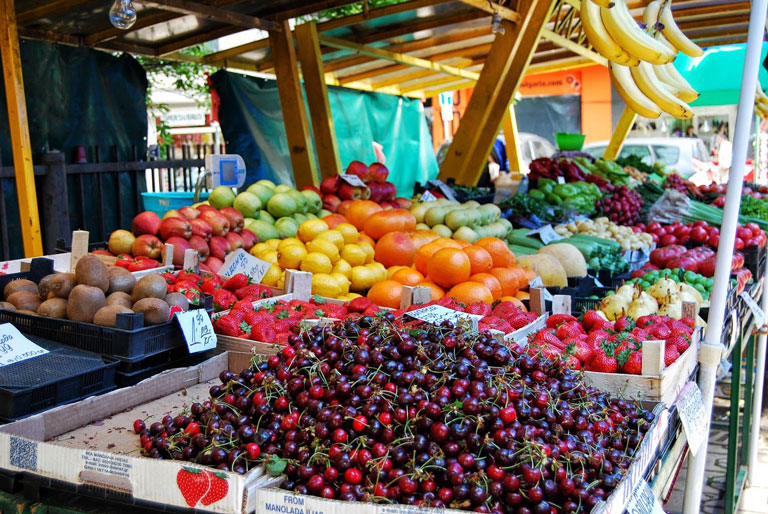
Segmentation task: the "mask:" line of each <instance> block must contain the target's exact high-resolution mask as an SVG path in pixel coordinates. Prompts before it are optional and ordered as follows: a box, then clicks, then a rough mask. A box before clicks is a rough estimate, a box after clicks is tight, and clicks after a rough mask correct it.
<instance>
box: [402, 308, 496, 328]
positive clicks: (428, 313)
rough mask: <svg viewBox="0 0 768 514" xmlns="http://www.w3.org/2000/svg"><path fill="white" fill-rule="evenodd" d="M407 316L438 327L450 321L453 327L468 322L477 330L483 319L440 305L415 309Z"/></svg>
mask: <svg viewBox="0 0 768 514" xmlns="http://www.w3.org/2000/svg"><path fill="white" fill-rule="evenodd" d="M407 314H408V316H410V317H412V318H416V319H418V320H421V321H423V322H425V323H429V324H430V325H439V324H440V323H442V322H443V321H450V322H452V323H453V324H454V325H455V324H457V323H458V322H459V321H460V320H469V322H470V323H472V328H473V329H474V330H477V322H478V321H480V320H481V319H483V317H482V316H480V315H478V314H467V313H466V312H459V311H455V310H453V309H449V308H447V307H443V306H442V305H430V306H429V307H424V308H423V309H416V310H415V311H411V312H408V313H407Z"/></svg>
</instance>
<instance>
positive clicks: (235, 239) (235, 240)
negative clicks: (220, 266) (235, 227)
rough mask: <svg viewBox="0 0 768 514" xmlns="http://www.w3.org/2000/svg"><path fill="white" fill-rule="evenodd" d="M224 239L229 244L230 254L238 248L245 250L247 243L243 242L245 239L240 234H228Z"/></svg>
mask: <svg viewBox="0 0 768 514" xmlns="http://www.w3.org/2000/svg"><path fill="white" fill-rule="evenodd" d="M224 237H225V238H226V240H227V242H228V243H229V251H230V252H234V251H235V250H237V249H238V248H243V247H244V246H245V242H244V241H243V238H242V237H240V235H239V234H235V233H234V232H227V235H226V236H224Z"/></svg>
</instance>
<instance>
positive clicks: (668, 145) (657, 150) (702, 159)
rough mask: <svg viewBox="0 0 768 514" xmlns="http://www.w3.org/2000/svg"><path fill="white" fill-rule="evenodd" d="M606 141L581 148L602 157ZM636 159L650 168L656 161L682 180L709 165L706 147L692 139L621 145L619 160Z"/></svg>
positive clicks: (634, 141)
mask: <svg viewBox="0 0 768 514" xmlns="http://www.w3.org/2000/svg"><path fill="white" fill-rule="evenodd" d="M607 146H608V141H599V142H597V143H589V144H587V145H584V151H585V152H587V153H589V154H590V155H593V156H595V157H602V156H603V152H605V148H606V147H607ZM629 155H636V156H638V157H641V158H642V159H643V162H645V163H646V164H648V165H649V166H650V165H652V164H653V163H654V162H657V161H660V162H662V163H663V164H665V165H666V166H669V167H670V168H673V169H675V170H677V173H678V174H679V175H680V176H682V177H683V178H688V177H690V176H691V175H693V174H694V173H696V172H697V171H701V170H703V169H706V168H708V167H709V165H710V160H711V159H710V156H709V152H708V151H707V147H706V145H705V144H704V141H702V140H701V139H699V138H695V137H635V138H629V139H627V140H626V141H624V144H623V145H622V147H621V151H620V152H619V157H627V156H629Z"/></svg>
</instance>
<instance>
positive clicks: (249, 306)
mask: <svg viewBox="0 0 768 514" xmlns="http://www.w3.org/2000/svg"><path fill="white" fill-rule="evenodd" d="M232 310H233V311H243V312H251V311H253V303H251V302H249V301H248V300H238V301H236V302H235V303H234V304H233V305H232Z"/></svg>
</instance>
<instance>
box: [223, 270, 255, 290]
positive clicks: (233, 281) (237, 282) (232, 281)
mask: <svg viewBox="0 0 768 514" xmlns="http://www.w3.org/2000/svg"><path fill="white" fill-rule="evenodd" d="M248 281H249V279H248V275H246V274H245V273H238V274H237V275H235V276H234V277H231V278H229V279H227V281H226V282H224V283H223V284H222V285H221V287H223V288H224V289H226V290H228V291H236V290H238V289H240V288H242V287H245V286H247V285H248Z"/></svg>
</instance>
